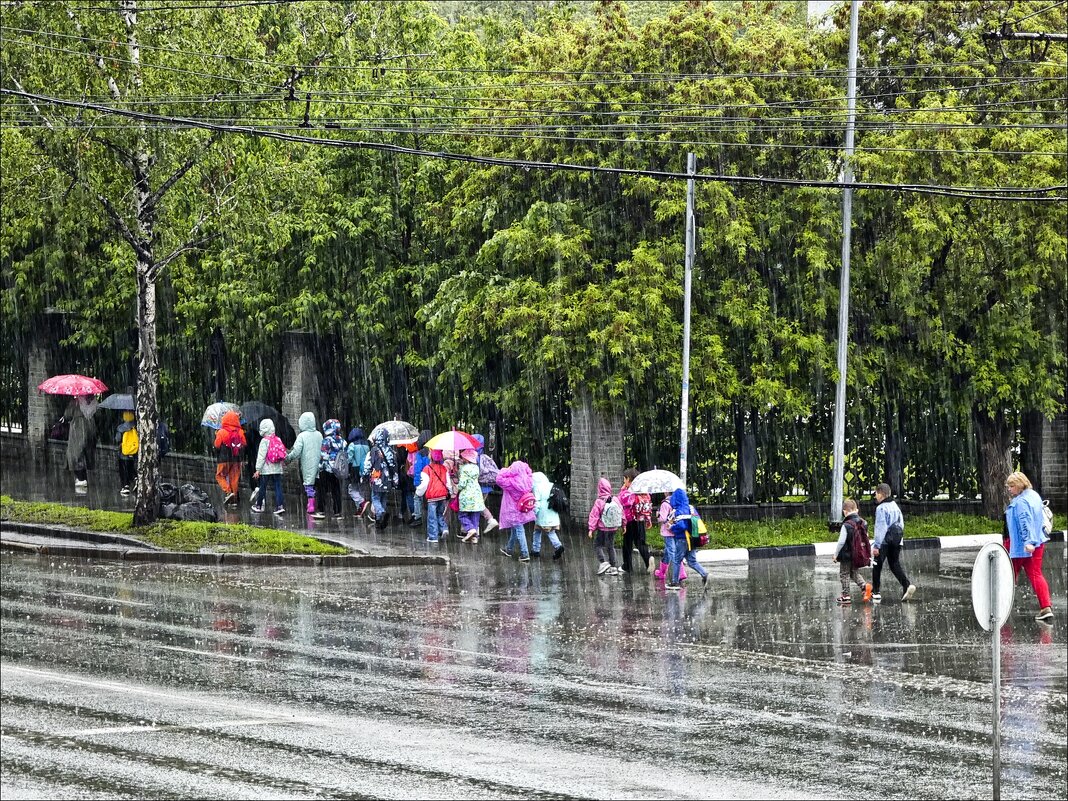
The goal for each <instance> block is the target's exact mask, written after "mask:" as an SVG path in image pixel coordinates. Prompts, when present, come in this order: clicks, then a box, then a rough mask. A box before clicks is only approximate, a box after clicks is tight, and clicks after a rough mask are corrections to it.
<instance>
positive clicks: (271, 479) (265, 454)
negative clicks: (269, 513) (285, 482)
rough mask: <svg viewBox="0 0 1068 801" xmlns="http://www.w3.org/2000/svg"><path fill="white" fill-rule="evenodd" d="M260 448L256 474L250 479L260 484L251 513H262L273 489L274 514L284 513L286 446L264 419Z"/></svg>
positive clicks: (261, 425)
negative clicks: (268, 493) (283, 485)
mask: <svg viewBox="0 0 1068 801" xmlns="http://www.w3.org/2000/svg"><path fill="white" fill-rule="evenodd" d="M260 437H261V439H260V447H259V448H258V449H257V450H256V472H254V473H253V474H252V478H253V479H256V480H258V481H259V482H260V486H259V492H258V495H257V498H256V502H255V503H254V504H253V506H252V511H253V512H262V511H263V505H264V503H266V502H267V492H268V490H270V489H271V488H272V487H273V488H274V513H275V514H276V515H280V514H283V513H285V510H286V509H285V507H284V506H283V505H282V472H283V471H284V470H285V460H286V446H285V445H284V444H283V443H282V440H280V439H279V438H278V437H277V436H276V435H275V433H274V423H273V422H272V421H271V419H270V418H268V417H265V418H263V420H261V421H260Z"/></svg>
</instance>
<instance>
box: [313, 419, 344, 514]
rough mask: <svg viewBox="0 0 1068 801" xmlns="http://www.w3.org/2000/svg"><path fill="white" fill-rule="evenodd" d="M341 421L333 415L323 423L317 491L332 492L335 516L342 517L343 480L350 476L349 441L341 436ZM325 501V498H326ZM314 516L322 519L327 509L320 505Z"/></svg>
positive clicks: (320, 492)
mask: <svg viewBox="0 0 1068 801" xmlns="http://www.w3.org/2000/svg"><path fill="white" fill-rule="evenodd" d="M339 431H341V421H340V420H337V419H335V418H333V417H331V418H330V419H329V420H327V421H326V422H325V423H323V444H322V445H320V446H319V478H318V483H317V485H316V493H317V494H318V495H325V494H326V493H330V498H331V500H332V501H333V509H334V517H335V518H340V517H341V482H342V481H348V478H349V452H348V447H347V445H348V443H346V442H345V440H343V439H342V438H341V434H339V433H338V432H339ZM324 502H325V498H324ZM312 517H314V518H317V519H322V518H324V517H326V511H325V510H324V509H323V508H322V507H321V506H320V507H319V508H318V509H316V510H315V511H313V512H312Z"/></svg>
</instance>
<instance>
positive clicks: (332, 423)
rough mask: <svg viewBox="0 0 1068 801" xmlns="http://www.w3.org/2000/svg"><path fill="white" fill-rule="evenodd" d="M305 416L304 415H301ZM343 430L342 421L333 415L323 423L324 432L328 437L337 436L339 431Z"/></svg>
mask: <svg viewBox="0 0 1068 801" xmlns="http://www.w3.org/2000/svg"><path fill="white" fill-rule="evenodd" d="M301 417H303V415H301ZM340 430H341V421H340V420H335V419H334V418H333V417H331V418H330V419H329V420H327V421H326V422H325V423H323V433H324V434H325V435H326V436H328V437H334V436H337V432H338V431H340Z"/></svg>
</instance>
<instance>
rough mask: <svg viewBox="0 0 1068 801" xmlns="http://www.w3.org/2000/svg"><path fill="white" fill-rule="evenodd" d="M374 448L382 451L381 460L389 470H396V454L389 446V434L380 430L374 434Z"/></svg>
mask: <svg viewBox="0 0 1068 801" xmlns="http://www.w3.org/2000/svg"><path fill="white" fill-rule="evenodd" d="M375 447H377V448H378V449H379V450H380V451H382V458H383V459H384V460H385V462H386V464H388V465H389V467H390V469H391V470H394V471H395V470H396V469H397V453H396V451H395V450H394V449H393V448H392V447H391V446H390V444H389V432H388V431H386V429H384V428H380V429H379V430H378V433H377V434H375Z"/></svg>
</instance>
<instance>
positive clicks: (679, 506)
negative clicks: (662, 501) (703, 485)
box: [671, 489, 690, 517]
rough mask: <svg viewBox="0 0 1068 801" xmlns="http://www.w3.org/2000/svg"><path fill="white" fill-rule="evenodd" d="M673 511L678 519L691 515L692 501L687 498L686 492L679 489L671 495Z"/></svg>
mask: <svg viewBox="0 0 1068 801" xmlns="http://www.w3.org/2000/svg"><path fill="white" fill-rule="evenodd" d="M671 511H673V512H674V513H675V516H676V517H682V516H683V515H688V514H689V513H690V499H689V498H688V497H686V490H682V489H677V490H675V491H674V492H673V493H671Z"/></svg>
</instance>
